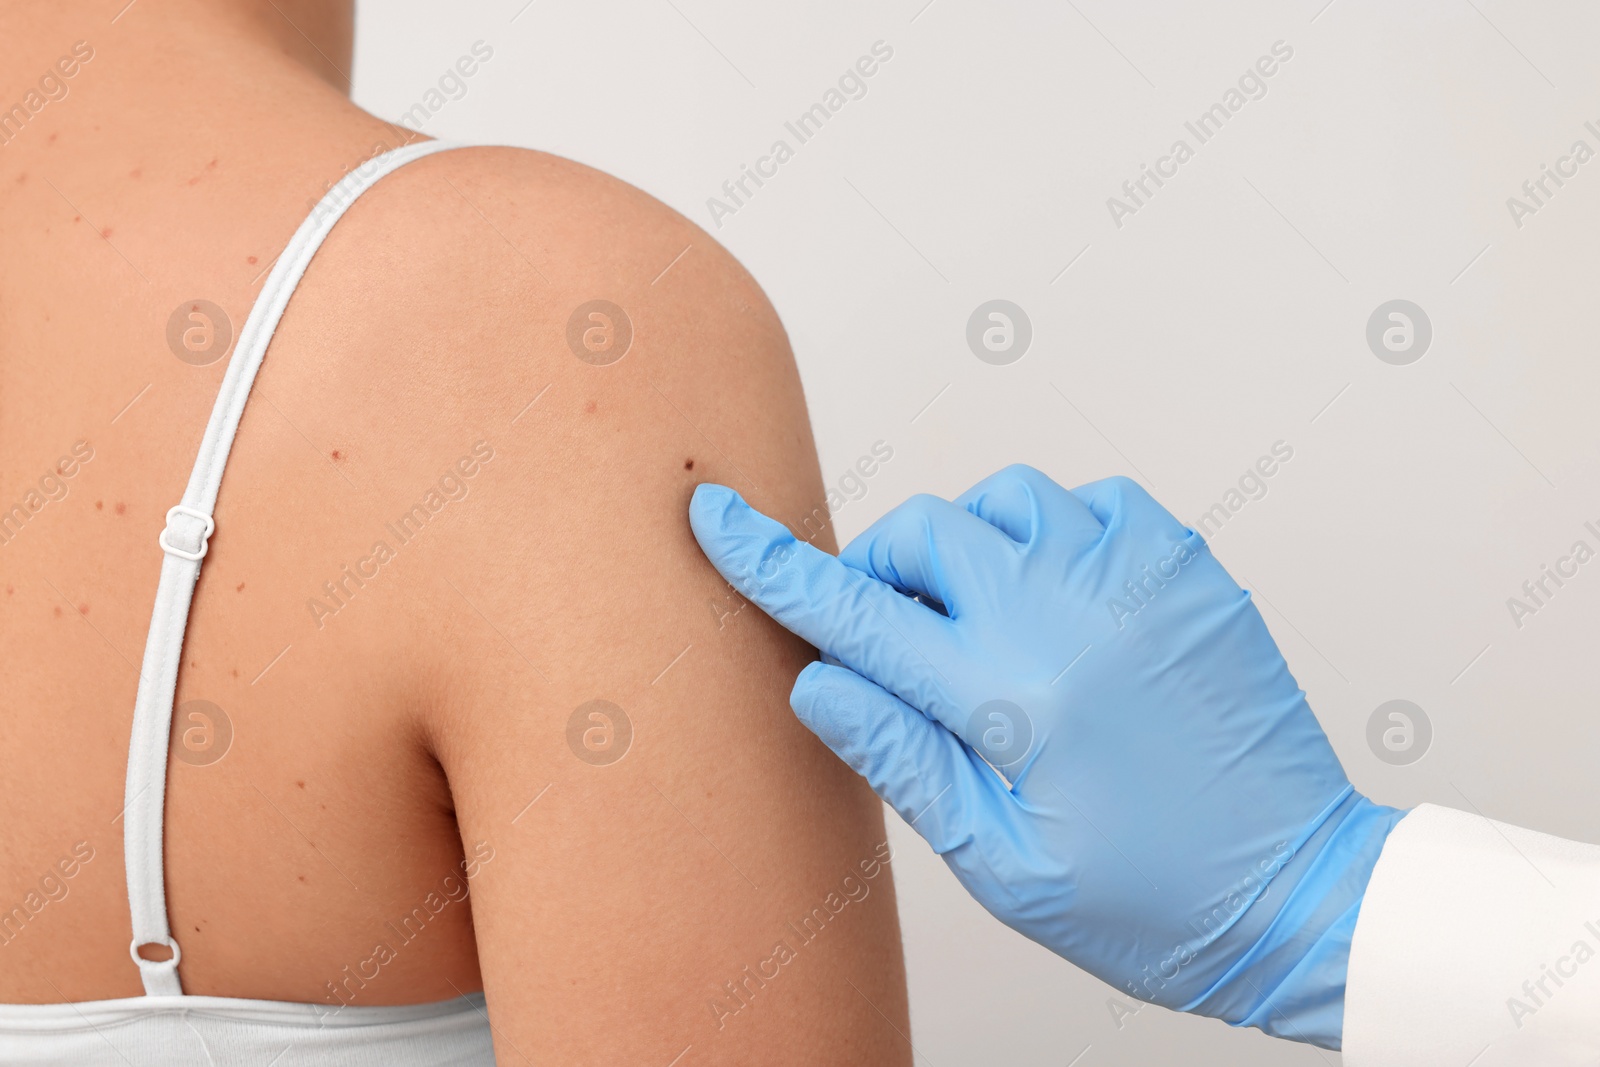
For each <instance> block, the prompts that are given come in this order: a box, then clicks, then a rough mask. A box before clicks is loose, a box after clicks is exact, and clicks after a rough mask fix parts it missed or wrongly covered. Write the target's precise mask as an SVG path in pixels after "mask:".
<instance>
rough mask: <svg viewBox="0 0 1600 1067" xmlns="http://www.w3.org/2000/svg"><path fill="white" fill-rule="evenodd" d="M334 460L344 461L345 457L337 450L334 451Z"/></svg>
mask: <svg viewBox="0 0 1600 1067" xmlns="http://www.w3.org/2000/svg"><path fill="white" fill-rule="evenodd" d="M333 458H334V459H343V458H344V457H343V456H341V455H340V454H339V450H338V449H337V448H336V449H334V450H333Z"/></svg>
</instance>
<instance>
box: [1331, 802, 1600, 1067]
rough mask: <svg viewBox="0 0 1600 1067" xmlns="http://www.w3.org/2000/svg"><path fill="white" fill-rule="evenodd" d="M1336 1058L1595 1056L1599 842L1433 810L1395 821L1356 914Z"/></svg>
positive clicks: (1456, 1060) (1545, 1059)
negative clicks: (1341, 1035)
mask: <svg viewBox="0 0 1600 1067" xmlns="http://www.w3.org/2000/svg"><path fill="white" fill-rule="evenodd" d="M1344 1062H1345V1064H1346V1067H1423V1065H1428V1067H1435V1065H1448V1067H1466V1065H1467V1064H1471V1065H1472V1067H1535V1065H1537V1067H1565V1065H1568V1064H1573V1065H1576V1064H1585V1065H1588V1064H1594V1063H1596V1062H1600V847H1597V846H1595V845H1587V844H1582V843H1579V842H1576V841H1565V840H1562V839H1561V838H1558V837H1551V836H1550V835H1548V834H1541V833H1535V832H1534V831H1532V830H1524V829H1521V828H1519V827H1516V826H1507V825H1505V824H1503V823H1497V822H1493V821H1491V820H1489V819H1486V818H1484V817H1483V816H1481V815H1473V814H1469V813H1467V812H1461V811H1453V810H1451V809H1449V808H1441V807H1435V806H1433V805H1430V804H1424V805H1422V806H1420V807H1418V808H1417V809H1415V810H1414V811H1412V812H1411V813H1410V814H1409V815H1407V816H1406V817H1405V818H1404V819H1402V820H1401V821H1400V823H1399V824H1398V825H1397V826H1396V827H1395V829H1394V832H1393V833H1391V834H1390V835H1389V839H1388V841H1387V842H1386V843H1385V844H1384V848H1383V852H1382V854H1381V855H1380V856H1379V857H1378V863H1377V866H1376V867H1375V868H1374V869H1373V872H1372V881H1371V883H1370V884H1369V885H1368V887H1367V892H1366V897H1365V898H1364V899H1363V901H1362V903H1361V912H1360V915H1359V917H1358V918H1357V920H1356V928H1355V934H1354V936H1353V938H1352V941H1351V947H1350V971H1349V978H1348V981H1347V983H1346V987H1345V1009H1344Z"/></svg>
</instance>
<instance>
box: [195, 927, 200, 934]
mask: <svg viewBox="0 0 1600 1067" xmlns="http://www.w3.org/2000/svg"><path fill="white" fill-rule="evenodd" d="M194 932H195V933H197V934H198V933H199V932H200V928H199V927H198V926H196V927H195V928H194Z"/></svg>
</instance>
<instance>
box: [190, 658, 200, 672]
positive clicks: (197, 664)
mask: <svg viewBox="0 0 1600 1067" xmlns="http://www.w3.org/2000/svg"><path fill="white" fill-rule="evenodd" d="M198 666H200V664H199V663H198V662H197V661H195V660H190V661H189V669H190V670H193V669H194V668H196V667H198Z"/></svg>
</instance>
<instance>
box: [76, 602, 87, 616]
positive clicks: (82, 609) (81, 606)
mask: <svg viewBox="0 0 1600 1067" xmlns="http://www.w3.org/2000/svg"><path fill="white" fill-rule="evenodd" d="M78 614H79V615H87V614H89V605H87V604H79V605H78Z"/></svg>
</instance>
